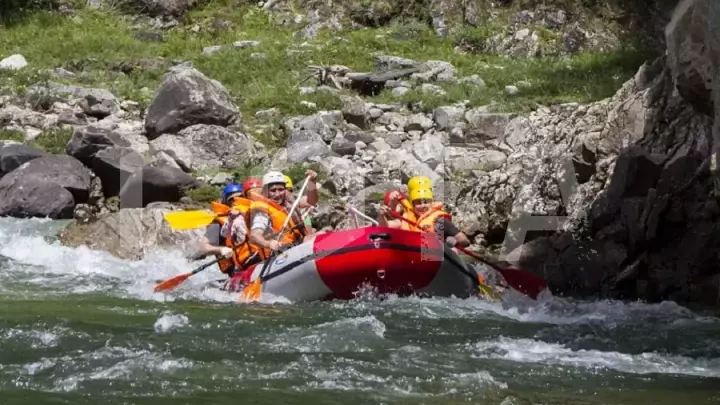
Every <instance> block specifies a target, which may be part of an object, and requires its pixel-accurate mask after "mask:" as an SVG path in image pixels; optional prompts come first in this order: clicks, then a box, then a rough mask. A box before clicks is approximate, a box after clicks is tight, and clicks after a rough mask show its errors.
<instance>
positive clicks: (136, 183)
mask: <svg viewBox="0 0 720 405" xmlns="http://www.w3.org/2000/svg"><path fill="white" fill-rule="evenodd" d="M199 185H200V181H199V180H197V179H196V178H194V177H193V176H191V175H189V174H187V173H185V172H183V171H182V170H179V169H176V168H174V167H170V166H157V167H153V166H144V167H143V168H142V169H141V170H137V171H135V172H134V173H133V174H132V175H131V176H130V178H128V179H127V181H126V182H125V184H124V185H123V187H122V189H121V190H120V206H121V207H122V208H142V207H145V206H147V205H148V204H150V203H152V202H156V201H165V202H177V201H179V200H180V198H181V197H182V196H183V194H184V192H185V191H186V190H188V189H191V188H194V187H197V186H199Z"/></svg>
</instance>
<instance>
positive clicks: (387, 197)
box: [385, 190, 407, 205]
mask: <svg viewBox="0 0 720 405" xmlns="http://www.w3.org/2000/svg"><path fill="white" fill-rule="evenodd" d="M394 191H397V192H398V193H400V200H404V199H407V197H406V196H405V193H403V192H402V191H400V190H390V191H388V192H386V193H385V205H390V194H392V193H393V192H394Z"/></svg>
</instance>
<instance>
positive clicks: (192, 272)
mask: <svg viewBox="0 0 720 405" xmlns="http://www.w3.org/2000/svg"><path fill="white" fill-rule="evenodd" d="M222 259H223V258H220V259H216V260H213V261H211V262H209V263H205V264H203V265H202V266H200V267H198V268H197V269H195V270H193V271H191V272H190V275H191V276H194V275H195V274H198V273H200V272H201V271H203V270H205V269H207V268H208V267H210V266H212V265H213V264H215V263H217V262H219V261H220V260H222Z"/></svg>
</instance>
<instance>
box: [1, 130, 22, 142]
mask: <svg viewBox="0 0 720 405" xmlns="http://www.w3.org/2000/svg"><path fill="white" fill-rule="evenodd" d="M0 140H2V141H17V142H24V141H25V134H24V133H22V132H20V131H15V130H13V129H0Z"/></svg>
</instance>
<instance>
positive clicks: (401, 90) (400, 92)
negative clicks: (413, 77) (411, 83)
mask: <svg viewBox="0 0 720 405" xmlns="http://www.w3.org/2000/svg"><path fill="white" fill-rule="evenodd" d="M408 91H410V89H409V88H407V87H402V86H400V87H395V88H394V89H392V92H391V93H392V95H393V96H395V97H402V96H404V95H405V94H406V93H407V92H408Z"/></svg>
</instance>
